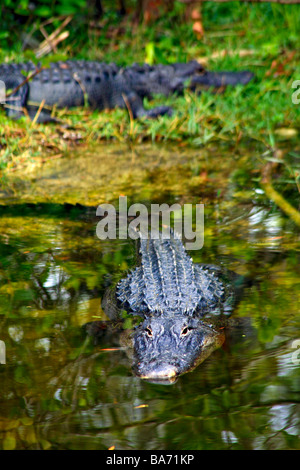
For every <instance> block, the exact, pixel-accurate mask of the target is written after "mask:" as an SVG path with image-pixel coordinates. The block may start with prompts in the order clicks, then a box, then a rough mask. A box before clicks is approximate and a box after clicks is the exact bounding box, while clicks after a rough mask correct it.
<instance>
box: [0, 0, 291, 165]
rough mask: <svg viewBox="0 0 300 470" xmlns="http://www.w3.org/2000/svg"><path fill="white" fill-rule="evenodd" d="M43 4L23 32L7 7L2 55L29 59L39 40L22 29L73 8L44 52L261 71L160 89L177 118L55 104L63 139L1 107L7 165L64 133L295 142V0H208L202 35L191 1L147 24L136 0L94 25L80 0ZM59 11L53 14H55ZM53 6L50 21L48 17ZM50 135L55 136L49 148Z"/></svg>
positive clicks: (55, 148) (49, 26) (199, 142)
mask: <svg viewBox="0 0 300 470" xmlns="http://www.w3.org/2000/svg"><path fill="white" fill-rule="evenodd" d="M28 2H29V0H24V1H23V2H20V7H19V9H18V10H17V13H18V14H19V15H25V14H27V15H28V10H27V9H26V6H27V4H28ZM129 3H130V2H129ZM5 4H6V6H7V11H10V10H9V8H8V7H11V5H12V2H11V1H9V0H6V2H5ZM39 4H43V5H44V6H40V7H39V8H38V9H36V10H34V11H33V12H32V14H31V16H29V17H28V18H25V20H26V21H25V20H23V21H24V24H22V26H21V32H22V33H21V34H20V30H19V28H18V29H17V28H16V27H15V23H14V22H16V17H14V16H11V17H10V15H9V14H8V13H7V12H6V16H5V22H4V28H3V27H2V32H1V37H0V47H1V49H0V61H7V60H9V61H13V60H16V61H22V60H27V59H33V58H34V52H33V50H32V49H31V50H28V49H25V50H24V49H23V44H24V42H25V38H26V37H27V36H28V35H29V36H30V38H31V41H33V40H34V41H35V43H36V44H37V45H39V43H40V42H41V41H42V40H43V39H44V37H43V35H42V34H41V30H40V29H41V25H44V26H43V28H44V29H45V30H46V31H47V32H48V34H50V33H51V32H53V31H54V30H55V29H56V28H57V27H59V25H61V23H62V19H61V18H59V19H58V18H57V15H68V14H74V17H73V19H72V20H71V22H70V23H69V24H68V25H66V27H65V30H67V31H68V33H69V36H68V37H67V38H66V39H65V40H64V41H62V42H61V43H59V44H58V45H57V46H56V49H55V52H54V53H53V52H52V53H51V54H50V55H47V56H46V57H44V58H42V62H44V63H47V62H48V61H49V60H56V59H57V58H70V57H73V58H85V59H96V60H100V61H107V62H111V61H115V62H117V63H118V64H121V65H127V64H130V63H132V62H145V61H148V62H149V61H150V62H154V63H158V62H163V63H168V62H175V61H186V60H191V59H198V60H203V61H204V63H205V64H207V67H208V68H209V69H210V70H222V69H223V70H224V69H227V70H241V69H250V70H252V71H253V72H255V75H256V79H255V81H253V82H251V83H249V84H248V85H247V86H246V87H242V86H240V87H237V88H235V89H227V90H226V91H225V93H224V94H217V95H212V94H210V93H209V92H203V93H202V94H201V96H195V95H194V94H191V93H189V92H186V93H185V95H184V96H182V97H174V96H173V97H170V98H168V99H167V100H166V98H159V97H157V98H156V99H155V101H154V103H153V104H162V103H166V102H167V103H168V104H170V105H172V106H173V107H174V109H175V112H174V115H173V116H172V117H171V118H169V117H161V118H160V119H158V120H153V121H152V120H139V121H136V122H130V118H129V116H128V113H127V112H126V111H120V110H115V111H110V112H105V113H97V112H91V111H89V110H86V109H84V110H76V111H74V110H73V111H59V112H58V113H57V116H58V117H59V118H61V119H62V122H63V123H64V124H68V125H70V126H71V127H72V131H73V132H70V133H68V132H65V136H64V137H65V138H64V139H63V143H62V135H61V134H62V131H61V127H60V126H55V125H47V126H45V125H33V124H32V123H31V122H29V121H28V120H27V119H25V118H24V119H22V120H21V121H19V122H17V123H12V122H11V121H10V120H8V119H7V118H6V117H5V115H4V112H2V113H1V115H0V124H1V134H0V144H1V150H0V152H1V153H0V155H1V167H2V168H6V167H8V168H10V167H11V166H13V167H14V166H15V165H17V164H18V161H19V159H20V160H21V161H24V159H27V158H32V157H34V156H36V155H39V154H40V152H43V154H44V156H46V155H47V154H48V153H49V152H50V153H51V152H52V154H53V153H58V152H59V151H63V150H64V149H65V147H66V144H67V143H68V142H70V141H72V142H73V141H74V135H75V136H76V135H77V136H78V137H79V140H83V141H86V142H88V141H101V140H107V139H114V140H116V141H121V142H124V141H130V142H134V143H139V142H142V141H144V140H145V139H150V140H152V141H156V142H175V143H177V144H180V145H192V146H196V147H201V146H203V145H205V144H206V143H208V142H212V141H217V140H218V141H219V140H222V141H224V142H227V143H230V144H232V143H236V142H240V141H241V140H244V141H246V142H247V141H248V140H249V139H254V140H257V141H259V142H261V143H263V145H264V146H265V147H267V148H268V147H272V148H275V147H276V145H277V143H278V142H280V141H282V140H286V139H289V140H292V141H294V142H296V139H297V137H299V126H300V120H299V118H300V112H299V109H300V108H299V105H297V104H293V103H292V93H293V92H294V91H295V90H293V89H292V83H293V81H294V80H296V79H299V77H300V65H299V63H300V62H299V58H300V52H299V47H298V45H299V39H300V33H299V31H300V18H299V15H298V10H297V9H298V6H297V5H277V4H275V5H274V4H271V5H270V4H263V5H251V4H247V5H246V4H239V3H236V2H232V3H227V4H221V5H220V4H214V3H205V4H204V5H203V7H202V17H203V19H202V23H203V27H204V30H205V33H204V36H203V37H202V38H200V39H198V38H197V37H196V35H195V34H194V32H193V29H192V22H191V21H187V20H186V18H185V16H184V11H185V6H184V5H183V4H181V3H179V2H175V6H174V9H173V10H171V11H170V12H169V14H168V15H162V16H160V17H159V18H157V19H155V20H153V21H152V22H150V23H149V24H145V23H142V24H137V23H134V21H133V18H134V12H135V10H134V8H133V7H131V9H130V8H129V13H128V15H127V16H125V17H124V18H123V19H121V18H120V17H118V15H117V14H116V11H114V10H113V11H111V9H113V8H114V5H111V2H110V7H109V6H107V8H106V10H105V11H106V14H105V15H104V16H103V18H102V19H101V20H100V22H99V25H98V27H96V26H95V25H94V26H93V24H94V23H91V21H90V17H89V16H88V9H87V8H86V5H85V2H84V1H83V0H70V1H69V2H62V1H59V2H55V5H56V6H55V7H52V6H51V5H52V4H53V2H50V1H44V2H39ZM5 11H6V10H4V13H2V14H3V15H5ZM26 12H27V13H26ZM84 14H85V16H84ZM89 14H91V12H89ZM55 15H56V19H54V18H52V16H55ZM49 16H50V17H51V21H50V23H49V20H48V21H46V20H45V17H47V19H48V18H49ZM23 18H24V17H23ZM45 23H46V24H45ZM2 25H3V22H2ZM13 26H14V27H13ZM26 35H27V36H26ZM35 60H36V59H35ZM151 105H152V103H151ZM45 142H51V148H50V149H49V146H48V145H45ZM28 153H29V155H28Z"/></svg>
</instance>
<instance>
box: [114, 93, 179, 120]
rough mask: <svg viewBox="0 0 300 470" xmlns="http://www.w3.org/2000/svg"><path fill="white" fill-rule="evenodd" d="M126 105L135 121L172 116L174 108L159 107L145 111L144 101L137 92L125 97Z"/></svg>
mask: <svg viewBox="0 0 300 470" xmlns="http://www.w3.org/2000/svg"><path fill="white" fill-rule="evenodd" d="M123 99H124V102H125V105H126V107H127V109H128V111H129V114H130V115H131V116H132V118H133V119H136V118H140V117H143V116H145V117H148V118H156V117H158V116H164V115H165V114H166V115H168V116H171V115H172V108H170V106H157V107H156V108H152V109H145V108H144V106H143V100H142V99H141V98H140V96H138V94H137V93H135V92H130V93H128V94H126V95H125V94H124V95H123Z"/></svg>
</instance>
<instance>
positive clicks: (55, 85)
mask: <svg viewBox="0 0 300 470" xmlns="http://www.w3.org/2000/svg"><path fill="white" fill-rule="evenodd" d="M31 74H32V77H31V78H30V79H29V80H26V77H28V75H29V76H31ZM252 77H253V74H251V73H250V72H220V73H216V72H214V73H211V72H206V71H204V70H203V68H202V66H201V65H200V64H199V63H197V62H196V61H191V62H189V63H187V64H180V63H179V64H173V65H156V66H149V65H147V64H144V65H138V64H133V65H132V66H129V67H126V68H120V67H118V66H117V65H115V64H105V63H101V62H94V61H83V60H74V61H72V60H67V61H65V62H56V63H51V64H50V65H49V66H48V67H44V68H43V67H41V66H40V65H37V66H35V65H34V64H33V63H31V62H28V63H24V64H3V65H0V80H2V81H4V83H5V86H6V89H7V90H12V91H14V93H13V94H12V95H11V96H9V97H8V99H7V103H6V105H5V108H6V112H7V114H8V116H11V117H13V118H18V117H20V116H22V115H23V114H24V109H25V110H26V112H27V113H28V114H29V116H30V117H31V118H32V119H33V118H34V117H35V115H36V113H37V111H38V110H39V115H38V121H39V122H46V121H51V120H52V117H51V111H52V109H53V107H54V106H56V107H58V108H72V107H76V106H83V105H85V104H88V105H89V106H90V107H91V108H93V109H98V110H100V111H101V110H104V109H113V108H116V107H119V108H127V109H128V110H129V112H130V114H131V116H132V117H133V118H139V117H142V116H146V117H149V118H154V117H157V116H160V115H164V114H168V115H171V114H172V109H171V108H170V107H169V106H158V107H156V108H153V109H150V110H146V109H145V108H144V106H143V98H145V97H147V98H152V97H153V96H154V95H157V94H162V95H165V96H167V95H170V94H173V93H182V92H183V90H184V88H185V87H186V86H189V87H190V88H191V89H192V90H195V91H196V90H197V89H198V88H201V87H203V86H207V87H213V88H216V87H217V88H218V87H220V86H226V85H236V84H238V83H241V84H245V83H248V81H249V80H251V78H252ZM41 105H42V107H41Z"/></svg>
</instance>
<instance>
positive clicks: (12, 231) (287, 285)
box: [0, 148, 300, 450]
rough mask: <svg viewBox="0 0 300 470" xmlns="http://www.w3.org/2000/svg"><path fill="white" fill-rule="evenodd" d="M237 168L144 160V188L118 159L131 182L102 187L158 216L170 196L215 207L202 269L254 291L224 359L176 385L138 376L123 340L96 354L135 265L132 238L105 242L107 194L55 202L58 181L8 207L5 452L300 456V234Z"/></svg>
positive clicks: (3, 257)
mask: <svg viewBox="0 0 300 470" xmlns="http://www.w3.org/2000/svg"><path fill="white" fill-rule="evenodd" d="M102 151H103V154H106V155H107V152H109V151H111V149H110V150H109V149H108V150H107V151H106V149H105V148H103V149H102ZM146 157H147V158H149V160H148V159H147V158H146ZM227 157H228V160H227V159H225V158H223V160H222V161H221V163H220V167H219V168H217V167H216V165H215V164H213V162H211V161H210V160H209V159H208V158H207V155H206V154H205V152H203V153H199V152H197V153H195V151H194V153H193V152H186V153H185V152H182V153H181V154H180V153H178V154H177V155H176V154H175V155H174V151H172V152H170V153H169V154H168V153H167V152H164V154H159V152H155V155H152V156H151V152H150V151H148V153H146V152H144V153H143V152H141V161H140V162H138V163H139V164H140V171H141V173H140V175H141V176H142V184H140V185H139V184H137V176H136V174H135V173H134V172H133V173H132V175H131V179H130V168H128V166H129V165H128V164H127V170H126V165H125V162H126V161H127V162H128V161H131V160H130V159H131V158H132V154H131V153H129V154H125V153H122V154H120V153H117V154H116V156H115V158H116V161H119V160H118V159H120V160H122V159H123V160H124V167H123V170H124V171H125V170H126V171H127V173H126V175H124V174H122V171H120V172H119V173H118V171H116V175H115V179H114V178H113V177H112V176H111V175H109V174H107V179H106V180H105V178H104V180H103V181H102V183H101V178H100V179H99V180H97V182H98V183H100V184H101V185H102V186H100V189H101V190H103V191H105V190H106V191H107V192H106V193H105V196H103V194H102V195H101V191H100V190H99V199H101V198H102V197H103V199H104V198H107V199H108V200H109V201H116V200H117V198H118V196H119V193H120V191H124V192H125V191H126V192H127V190H128V194H129V196H130V199H131V200H133V201H138V202H140V201H143V202H145V203H147V204H148V205H149V204H150V203H151V202H154V201H155V202H157V200H158V199H159V197H160V196H161V195H162V196H161V197H163V198H164V199H163V202H167V203H172V202H173V201H174V200H176V201H178V200H179V201H180V202H181V203H184V202H186V201H187V202H193V203H196V202H199V200H200V201H201V202H205V211H206V218H205V243H204V247H203V249H202V250H200V251H199V252H194V253H191V255H192V256H193V258H194V261H195V262H211V263H215V264H219V265H221V266H224V267H226V268H229V269H233V270H234V271H236V272H237V273H239V274H242V275H245V276H248V277H249V278H250V279H251V282H250V283H249V285H248V286H247V287H246V289H245V292H244V295H243V297H242V299H241V302H240V303H239V305H238V308H237V309H236V311H235V312H234V314H233V316H232V319H231V320H230V322H229V325H228V326H227V328H226V342H225V345H224V347H223V348H221V349H219V350H217V351H215V352H214V353H213V354H212V355H211V356H210V357H209V358H207V359H206V361H205V362H204V363H202V364H201V365H200V366H199V367H198V368H197V369H195V370H194V371H193V372H191V373H188V374H186V375H184V376H182V377H181V378H179V380H178V381H177V382H176V383H175V384H173V385H171V386H169V387H166V386H163V385H159V384H151V383H147V382H144V381H142V380H140V379H138V378H137V377H134V375H133V374H132V371H131V367H130V357H128V355H127V354H126V350H124V349H123V348H122V347H121V348H120V344H119V342H118V341H119V339H118V336H117V335H112V336H111V337H109V338H107V337H104V338H103V342H102V343H101V344H100V345H98V346H94V344H93V342H92V341H89V340H87V338H86V335H85V333H84V330H83V329H82V325H84V324H85V323H87V322H89V321H93V320H102V321H106V320H107V319H108V318H107V316H106V314H105V312H104V311H103V310H102V308H101V300H102V299H103V296H104V294H105V292H106V288H107V287H108V286H111V285H114V283H116V282H117V281H118V280H119V279H120V277H122V276H123V275H124V273H125V272H127V271H128V269H130V268H132V267H133V266H134V265H135V246H134V243H133V242H132V241H131V240H105V241H100V240H99V239H98V238H97V237H96V234H95V228H96V224H97V218H96V217H95V212H94V208H93V204H94V203H98V202H101V200H100V201H99V199H98V196H97V194H96V186H97V185H96V184H95V189H93V190H92V191H95V195H92V196H91V194H93V193H92V192H91V193H89V194H88V193H87V192H85V194H86V196H85V198H86V199H84V190H83V189H82V191H81V188H79V191H77V192H76V197H75V199H74V200H73V199H72V198H73V196H72V197H70V200H69V201H68V204H65V202H63V199H64V195H63V194H67V192H66V193H63V191H62V192H61V194H59V191H58V189H57V192H56V193H55V192H54V191H53V193H51V192H50V193H48V191H47V188H48V183H49V182H50V183H51V178H49V180H47V179H46V178H41V180H40V182H39V181H38V180H35V181H32V182H31V184H32V186H31V196H30V197H31V199H30V197H29V196H28V193H24V201H23V200H22V197H21V194H20V195H18V194H16V195H15V199H14V204H11V205H6V206H2V207H1V218H0V227H1V229H0V234H1V235H0V299H1V303H0V339H1V340H2V341H4V342H5V345H6V364H1V365H0V380H1V385H2V386H1V391H0V416H1V418H0V439H1V442H2V448H3V449H23V448H25V449H37V448H38V449H79V448H80V449H107V448H109V447H110V446H112V445H114V446H115V448H116V449H160V450H161V449H175V450H176V449H178V450H179V449H229V448H232V449H273V448H274V449H299V445H300V444H299V434H300V432H299V431H300V429H299V426H300V420H299V416H300V415H299V411H300V410H299V391H300V381H299V359H300V358H299V354H297V347H298V346H297V344H298V343H297V341H298V340H299V338H300V336H299V326H300V323H299V304H300V302H299V301H300V298H299V292H300V289H299V287H300V286H299V282H300V281H299V279H300V277H299V274H300V273H299V266H300V263H299V234H298V233H297V231H296V230H295V227H293V225H292V224H291V222H290V221H289V220H288V219H286V218H285V217H284V216H283V215H282V214H281V213H280V212H279V211H278V210H277V209H276V207H274V206H268V205H267V204H266V203H265V201H264V199H263V198H262V196H261V194H259V192H258V193H257V192H256V191H255V187H254V188H253V189H251V186H250V185H249V184H248V183H247V179H246V180H243V184H244V185H245V188H244V189H245V190H244V191H241V186H240V183H239V179H238V178H237V176H235V177H233V176H232V172H233V170H234V169H233V168H232V167H233V165H232V160H230V156H227ZM88 158H89V157H88ZM111 158H112V156H111ZM99 159H100V157H99ZM155 159H156V166H155V165H154V160H155ZM96 160H97V159H96ZM180 161H181V165H180V164H179V162H180ZM67 163H69V164H70V167H71V166H72V165H71V162H67V161H66V162H63V163H62V165H63V168H64V172H65V181H67V179H68V178H69V180H68V181H69V182H71V181H72V176H71V175H68V173H67V167H66V166H64V165H67ZM239 164H240V165H246V166H247V159H246V158H245V159H244V160H242V161H240V162H239ZM73 165H75V163H74V162H73ZM75 167H76V165H75ZM76 168H78V167H76ZM82 168H83V167H82ZM99 168H101V166H100V167H99ZM176 168H177V170H176ZM167 169H169V170H170V172H169V174H167V171H166V170H167ZM47 171H48V170H47ZM49 171H50V173H49V174H51V171H53V169H51V170H49ZM82 171H83V169H82ZM75 173H76V172H75ZM100 173H101V172H100ZM104 173H105V171H104V170H103V174H104ZM81 174H82V173H81ZM101 174H102V173H101ZM53 175H54V173H53ZM58 175H61V173H58ZM122 178H123V179H122ZM53 179H55V178H53ZM58 181H59V179H58ZM91 181H92V178H91V179H88V183H86V184H87V187H88V186H89V185H90V184H91ZM161 181H162V182H161ZM201 182H202V184H201ZM35 183H36V187H35V186H34V185H35ZM50 183H49V184H50ZM108 183H109V185H108ZM180 183H182V184H180ZM185 183H186V186H185ZM217 183H220V184H217ZM42 184H44V195H43V197H41V195H40V196H39V197H40V199H39V197H38V201H34V197H35V196H36V195H37V194H38V191H39V189H37V188H41V187H42ZM55 184H57V188H58V187H59V185H58V182H57V183H55ZM70 184H71V183H70ZM159 184H160V185H159ZM127 185H128V186H127ZM50 186H51V184H50ZM75 186H76V185H75V182H74V188H75ZM105 188H106V189H105ZM65 189H66V188H65ZM77 189H78V188H77ZM66 191H67V189H66ZM54 193H55V195H54V196H53V200H52V199H51V198H52V194H54ZM40 194H41V193H40ZM45 194H47V198H48V199H47V200H46V197H45ZM74 194H75V193H74ZM79 195H80V197H79ZM27 198H29V199H30V201H31V202H30V204H29V203H28V201H27ZM152 198H153V199H152ZM26 201H27V203H26ZM58 201H60V202H58ZM85 201H87V202H88V204H86V205H84V202H85ZM3 202H4V201H3ZM160 202H162V199H161V200H160ZM76 204H77V205H76ZM79 204H80V205H79Z"/></svg>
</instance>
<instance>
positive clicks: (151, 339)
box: [87, 232, 239, 382]
mask: <svg viewBox="0 0 300 470" xmlns="http://www.w3.org/2000/svg"><path fill="white" fill-rule="evenodd" d="M169 235H170V236H169V238H164V237H163V236H162V234H161V233H158V232H157V234H156V237H155V238H154V237H152V238H142V237H141V238H140V241H139V253H140V265H139V266H137V267H136V268H135V269H134V270H133V271H132V272H131V273H129V274H128V276H127V277H126V278H124V279H122V280H121V281H120V282H119V283H118V285H117V287H116V289H115V290H112V291H110V295H109V296H107V297H106V299H105V302H104V303H103V307H104V310H105V312H106V313H108V315H109V316H110V317H112V315H111V314H110V313H109V310H110V309H111V311H113V310H114V308H115V305H114V296H115V298H116V305H118V307H119V308H120V309H125V310H126V311H127V312H128V313H130V314H133V315H138V316H141V317H143V321H142V322H140V323H139V325H138V326H137V327H136V328H135V330H134V331H133V332H132V333H131V334H130V335H129V341H128V338H127V343H126V345H127V346H128V345H130V346H131V345H132V346H133V354H132V359H133V364H132V365H133V370H134V373H135V374H136V375H137V376H139V377H141V378H144V379H147V380H150V381H165V382H173V381H174V380H176V378H177V377H178V376H179V375H182V374H184V373H185V372H188V371H190V370H193V369H194V368H195V367H196V366H197V365H198V364H199V363H201V362H203V360H204V359H205V358H206V357H207V356H209V355H210V354H211V352H212V351H213V350H214V349H216V348H217V347H219V346H220V345H221V344H222V343H223V341H224V332H223V328H224V319H226V318H227V317H228V314H229V313H231V311H232V308H233V304H234V302H235V301H236V296H235V294H236V292H237V289H235V288H234V284H235V283H236V281H237V279H238V278H239V277H238V276H236V275H234V274H233V273H228V272H226V274H225V270H221V269H220V268H219V267H217V266H212V265H200V264H195V263H193V261H192V259H191V258H190V257H189V256H188V254H187V252H186V250H185V248H184V246H183V244H182V241H181V239H180V238H179V237H177V236H175V235H174V234H173V233H171V234H169ZM229 279H230V281H229ZM114 312H115V311H114ZM102 326H103V325H101V322H100V323H99V324H97V322H91V324H88V328H87V331H88V333H89V334H90V335H93V336H96V335H97V334H98V333H99V332H100V333H102V330H101V327H102ZM98 327H99V328H98ZM97 328H98V329H97Z"/></svg>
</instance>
